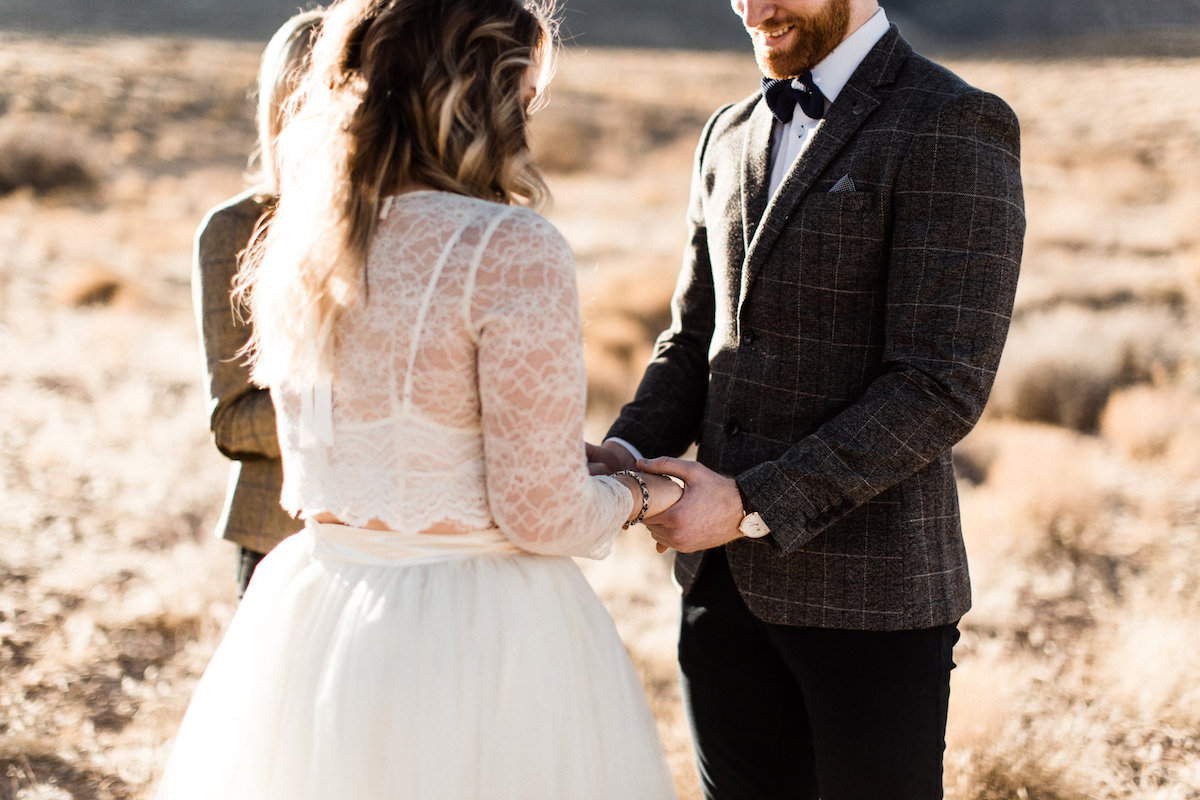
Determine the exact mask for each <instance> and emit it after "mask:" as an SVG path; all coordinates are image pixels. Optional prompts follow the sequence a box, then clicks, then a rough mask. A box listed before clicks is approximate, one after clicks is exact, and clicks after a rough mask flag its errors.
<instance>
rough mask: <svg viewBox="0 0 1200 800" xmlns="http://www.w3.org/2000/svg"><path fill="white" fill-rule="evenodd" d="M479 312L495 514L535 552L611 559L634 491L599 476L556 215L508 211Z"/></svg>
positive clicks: (487, 264) (475, 303)
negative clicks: (589, 448)
mask: <svg viewBox="0 0 1200 800" xmlns="http://www.w3.org/2000/svg"><path fill="white" fill-rule="evenodd" d="M470 313H471V320H470V322H471V325H472V327H473V330H474V331H475V335H476V337H477V342H478V371H479V372H478V374H479V394H480V402H481V406H482V428H483V442H484V454H485V460H486V469H487V494H488V502H489V505H490V507H491V511H492V515H493V518H494V519H495V520H496V523H497V524H498V525H499V526H500V529H501V530H502V531H504V533H505V535H506V536H508V537H509V538H510V539H511V540H512V541H513V542H515V543H516V544H517V545H519V546H521V547H522V548H524V549H526V550H530V551H533V552H536V553H545V554H555V555H574V556H587V557H591V558H602V557H603V556H605V555H607V554H608V551H609V550H610V549H611V547H612V540H613V538H614V537H615V535H616V534H617V532H618V531H619V530H620V527H621V524H622V522H624V520H625V519H626V518H627V517H628V515H629V512H630V509H631V504H632V499H631V498H630V496H629V491H628V490H627V489H626V488H625V487H624V486H622V485H621V484H620V483H619V482H617V481H616V480H615V479H613V478H609V477H592V476H589V475H588V470H587V463H586V458H585V456H584V447H583V421H584V411H585V402H586V392H587V381H586V376H585V373H584V366H583V345H582V335H581V330H580V315H579V300H578V294H577V289H576V285H575V262H574V258H573V256H572V254H571V251H570V248H569V247H568V246H567V243H566V242H565V241H564V240H563V238H562V236H561V235H560V234H559V233H558V231H557V230H555V228H554V227H553V226H552V225H550V223H548V222H547V221H546V220H544V219H542V218H541V217H539V216H538V215H536V214H535V213H533V212H531V211H528V210H525V209H518V210H516V211H514V212H512V213H510V214H509V215H508V216H507V217H506V218H505V219H504V221H503V222H502V223H501V224H500V225H499V226H498V228H497V230H496V231H495V233H494V234H493V235H492V238H491V240H490V241H489V242H488V244H487V246H486V247H485V248H484V249H483V251H482V255H481V259H480V264H479V268H478V271H477V274H476V281H475V287H474V291H473V295H472V302H471V312H470Z"/></svg>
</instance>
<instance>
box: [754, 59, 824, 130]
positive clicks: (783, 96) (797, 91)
mask: <svg viewBox="0 0 1200 800" xmlns="http://www.w3.org/2000/svg"><path fill="white" fill-rule="evenodd" d="M793 83H795V84H799V85H800V86H801V87H803V88H797V86H795V85H793ZM762 93H763V98H764V99H765V100H766V101H767V107H768V108H770V109H771V113H772V114H774V115H775V119H777V120H779V121H780V122H791V121H792V114H793V113H794V112H795V110H796V105H797V104H799V106H800V110H801V111H803V112H804V113H805V114H806V115H807V116H808V117H809V118H811V119H820V118H821V117H823V116H825V95H823V94H821V90H820V89H818V88H817V85H816V84H815V83H813V79H812V73H811V72H809V71H808V70H804V72H802V73H801V74H800V75H798V76H797V77H796V79H795V81H792V80H789V79H785V80H775V79H773V78H763V79H762Z"/></svg>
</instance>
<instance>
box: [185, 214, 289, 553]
mask: <svg viewBox="0 0 1200 800" xmlns="http://www.w3.org/2000/svg"><path fill="white" fill-rule="evenodd" d="M266 210H267V204H266V201H265V200H264V199H263V197H262V196H261V195H259V194H255V193H254V192H252V191H251V192H245V193H243V194H240V195H238V196H237V197H234V198H232V199H230V200H228V201H226V202H224V203H222V204H221V205H219V206H217V207H215V208H213V209H212V210H211V211H209V212H208V215H207V216H206V217H205V219H204V222H203V223H201V225H200V229H199V230H198V231H197V233H196V247H195V258H194V259H193V267H192V302H193V306H194V309H195V312H196V324H197V326H198V327H199V329H200V339H201V344H202V346H203V350H204V361H205V366H206V373H205V375H206V388H207V390H208V412H209V427H210V428H211V429H212V434H213V440H214V442H215V443H216V445H217V449H218V450H220V451H221V453H222V454H223V455H224V456H225V457H226V458H228V459H230V461H231V462H232V463H231V465H230V470H229V486H228V489H227V490H226V493H225V507H224V509H223V510H222V512H221V517H220V519H219V520H218V522H217V535H218V536H220V537H222V538H224V539H229V540H231V541H233V542H236V543H237V544H239V545H241V546H242V547H245V548H246V549H248V550H253V551H255V552H258V553H266V552H269V551H270V550H271V548H273V547H274V546H275V545H276V544H278V543H279V542H280V541H282V540H283V539H284V538H286V537H287V536H289V535H291V534H293V533H295V532H296V531H297V530H299V529H300V527H301V525H300V523H299V522H297V521H296V520H295V519H293V518H292V517H290V516H288V514H287V512H286V511H284V510H283V507H282V506H280V505H279V493H280V489H281V487H282V485H283V462H282V461H281V460H280V456H279V440H278V438H277V436H276V433H275V408H274V406H273V405H272V403H271V395H270V393H269V392H268V391H267V390H265V389H260V388H258V387H257V386H255V385H253V384H252V383H251V382H250V373H249V370H248V369H247V368H246V367H245V366H244V365H243V364H242V362H243V361H244V359H243V358H242V357H240V356H238V351H239V350H240V349H241V348H242V347H243V346H244V345H245V344H246V341H247V339H248V338H249V335H250V331H249V328H248V326H246V325H245V324H243V323H241V322H240V321H239V320H238V319H237V317H236V316H235V315H234V312H233V305H232V302H231V300H230V291H231V290H232V288H233V277H234V275H236V274H237V256H238V253H240V252H241V251H242V250H244V249H245V248H246V245H247V244H248V243H249V242H250V237H251V235H252V234H253V233H254V227H255V225H257V224H258V220H259V218H260V217H261V216H262V215H263V213H264V212H265V211H266Z"/></svg>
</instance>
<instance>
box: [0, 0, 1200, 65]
mask: <svg viewBox="0 0 1200 800" xmlns="http://www.w3.org/2000/svg"><path fill="white" fill-rule="evenodd" d="M300 7H303V4H302V3H298V2H296V0H292V1H291V2H288V0H3V2H0V29H5V30H12V31H24V32H38V33H81V34H86V35H95V34H166V35H185V36H211V37H220V38H234V39H247V40H263V39H265V38H267V37H269V36H270V35H271V33H273V32H274V30H275V28H276V27H278V24H279V22H278V21H279V20H280V19H281V18H286V17H287V16H288V15H289V14H291V13H293V12H294V11H296V10H297V8H300ZM885 7H886V9H887V11H888V15H889V16H890V17H891V18H892V20H893V21H894V22H896V23H897V24H899V25H900V27H901V28H902V29H903V31H904V34H905V36H906V37H907V38H908V39H909V41H910V42H912V43H913V44H914V45H915V46H916V47H917V49H918V50H922V51H926V52H931V51H939V52H946V51H965V50H969V49H973V48H976V47H981V46H982V47H987V48H994V47H1006V48H1019V49H1029V48H1036V47H1047V46H1050V45H1052V44H1054V43H1058V44H1061V43H1062V41H1063V40H1064V39H1066V40H1084V39H1089V38H1090V39H1094V38H1095V37H1109V38H1108V41H1109V43H1110V44H1111V45H1112V46H1113V47H1120V48H1122V49H1128V48H1131V47H1133V48H1147V47H1150V46H1151V45H1150V44H1149V42H1150V41H1154V40H1157V41H1158V42H1159V43H1160V45H1161V43H1162V42H1163V41H1164V40H1170V41H1173V42H1175V44H1173V45H1172V46H1174V47H1182V46H1184V45H1183V44H1180V43H1179V42H1181V41H1187V40H1191V39H1192V38H1193V37H1194V36H1195V35H1196V33H1197V30H1198V29H1200V3H1197V2H1196V0H967V1H966V2H964V0H892V1H891V2H889V3H886V4H885ZM563 10H564V14H563V20H564V25H565V33H566V35H567V37H568V39H569V40H570V41H571V42H572V43H573V44H575V45H577V46H580V47H669V48H673V49H682V50H697V49H698V50H729V49H736V48H739V47H741V46H742V45H743V44H744V40H745V34H744V33H743V31H742V29H741V26H740V25H739V24H738V22H737V19H736V17H734V16H733V14H732V13H730V10H729V8H728V5H727V4H726V3H724V2H721V0H714V1H713V2H694V0H693V1H689V0H563ZM1076 44H1077V42H1076Z"/></svg>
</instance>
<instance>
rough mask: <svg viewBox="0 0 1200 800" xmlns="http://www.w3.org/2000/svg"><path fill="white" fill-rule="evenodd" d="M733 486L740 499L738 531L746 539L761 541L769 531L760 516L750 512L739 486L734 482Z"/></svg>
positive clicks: (744, 494) (755, 512)
mask: <svg viewBox="0 0 1200 800" xmlns="http://www.w3.org/2000/svg"><path fill="white" fill-rule="evenodd" d="M734 485H736V486H737V490H738V495H739V496H740V497H741V498H742V521H741V522H739V523H738V530H739V531H741V532H742V536H745V537H746V538H747V539H761V538H762V537H764V536H766V535H767V534H768V533H770V532H771V529H770V528H769V527H767V523H766V522H765V521H764V520H763V518H762V516H761V515H760V514H759V513H758V512H757V511H754V510H752V507H751V505H750V504H749V503H748V502H746V493H745V492H743V491H742V486H741V484H739V483H737V481H734Z"/></svg>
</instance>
